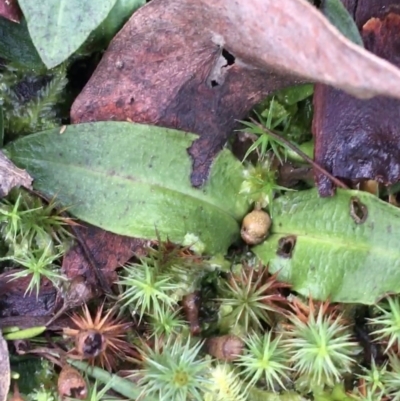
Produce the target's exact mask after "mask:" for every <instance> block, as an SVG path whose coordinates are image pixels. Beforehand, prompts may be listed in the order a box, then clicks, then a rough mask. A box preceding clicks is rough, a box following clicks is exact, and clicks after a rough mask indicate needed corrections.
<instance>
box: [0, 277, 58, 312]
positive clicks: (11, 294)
mask: <svg viewBox="0 0 400 401" xmlns="http://www.w3.org/2000/svg"><path fill="white" fill-rule="evenodd" d="M14 272H15V270H14V271H10V272H6V273H2V274H0V319H2V318H7V317H16V316H49V315H50V314H51V313H52V312H53V310H54V309H55V308H56V307H57V305H56V304H57V301H58V299H57V289H56V288H55V287H54V286H53V284H52V283H51V281H49V280H48V279H46V278H43V277H42V279H41V281H40V289H39V293H38V295H36V290H35V289H34V290H33V291H32V292H31V293H29V292H28V293H27V294H25V291H26V289H27V288H28V285H29V282H30V280H31V277H30V276H27V277H22V278H18V279H15V280H12V281H10V280H11V279H12V277H10V274H12V273H14Z"/></svg>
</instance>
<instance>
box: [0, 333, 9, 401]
mask: <svg viewBox="0 0 400 401" xmlns="http://www.w3.org/2000/svg"><path fill="white" fill-rule="evenodd" d="M9 390H10V359H9V355H8V348H7V342H6V341H5V340H4V338H3V336H2V334H1V331H0V401H6V400H7V395H8V391H9Z"/></svg>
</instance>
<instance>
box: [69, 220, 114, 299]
mask: <svg viewBox="0 0 400 401" xmlns="http://www.w3.org/2000/svg"><path fill="white" fill-rule="evenodd" d="M70 228H71V230H72V232H73V233H74V235H75V237H76V240H77V241H78V244H79V246H80V247H81V249H82V251H83V253H84V255H85V257H86V259H87V261H88V262H89V265H90V267H91V268H92V270H93V272H94V274H95V276H96V278H97V281H98V282H99V284H100V286H101V289H102V290H103V292H104V293H105V294H106V295H110V294H112V290H111V287H110V285H109V284H108V282H107V280H106V278H105V276H104V273H103V272H102V270H101V269H100V267H99V266H98V265H97V263H96V262H95V260H94V259H93V256H92V253H91V251H90V249H89V247H88V246H87V245H86V242H85V240H84V239H83V238H82V236H81V233H80V232H79V231H78V230H77V229H76V227H74V226H71V227H70Z"/></svg>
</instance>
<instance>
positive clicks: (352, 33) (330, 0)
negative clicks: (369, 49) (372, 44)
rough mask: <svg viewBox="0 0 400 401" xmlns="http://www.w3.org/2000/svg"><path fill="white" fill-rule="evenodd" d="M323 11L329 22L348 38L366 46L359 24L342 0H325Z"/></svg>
mask: <svg viewBox="0 0 400 401" xmlns="http://www.w3.org/2000/svg"><path fill="white" fill-rule="evenodd" d="M321 11H322V12H323V13H324V14H325V17H326V18H327V19H328V20H329V22H330V23H331V24H332V25H334V26H335V27H336V28H337V29H338V30H339V31H340V33H342V34H343V35H344V36H346V38H347V39H349V40H351V41H352V42H353V43H355V44H357V45H359V46H361V47H364V43H363V40H362V38H361V35H360V32H359V31H358V28H357V25H356V23H355V22H354V20H353V18H352V17H351V15H350V14H349V12H348V11H347V9H346V7H345V6H344V5H343V3H342V1H341V0H323V1H322V4H321Z"/></svg>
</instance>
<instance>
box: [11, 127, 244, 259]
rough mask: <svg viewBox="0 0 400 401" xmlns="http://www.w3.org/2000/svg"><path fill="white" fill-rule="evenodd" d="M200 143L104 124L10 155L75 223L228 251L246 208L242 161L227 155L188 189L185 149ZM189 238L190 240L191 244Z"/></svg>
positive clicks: (170, 133) (25, 142) (176, 134)
mask: <svg viewBox="0 0 400 401" xmlns="http://www.w3.org/2000/svg"><path fill="white" fill-rule="evenodd" d="M196 138H197V136H196V135H194V134H189V133H184V132H181V131H176V130H171V129H166V128H160V127H154V126H148V125H140V124H132V123H127V122H98V123H89V124H80V125H72V126H69V127H68V128H67V130H66V131H65V132H64V133H63V134H60V129H53V130H49V131H44V132H41V133H38V134H34V135H30V136H27V137H24V138H21V139H19V140H17V141H15V142H13V143H11V144H10V145H9V146H8V148H7V149H8V150H9V157H10V158H11V159H12V160H13V161H14V163H16V164H17V165H18V166H20V167H22V168H26V169H27V170H28V172H29V173H30V174H31V175H32V176H33V178H34V180H35V181H34V187H35V189H37V190H39V191H41V192H42V193H44V194H45V195H46V196H48V197H53V196H56V197H57V200H58V201H59V202H61V204H62V205H63V206H69V207H70V209H69V210H70V212H71V213H72V214H73V215H75V216H76V217H78V218H80V219H82V220H83V221H87V222H89V223H91V224H93V225H96V226H98V227H101V228H103V229H105V230H108V231H112V232H114V233H117V234H122V235H128V236H132V237H139V238H149V239H156V238H157V237H156V229H157V230H158V231H159V232H160V234H161V235H162V237H163V238H165V237H166V236H168V237H169V239H170V240H171V241H174V242H177V243H182V242H184V241H185V239H186V241H188V240H189V242H191V243H193V241H194V238H196V237H198V238H199V239H200V241H201V242H202V243H203V244H204V247H205V252H209V253H214V252H221V251H222V252H223V251H225V250H226V249H227V247H228V246H229V245H230V244H231V243H232V242H233V241H235V240H236V239H237V238H238V237H239V222H240V221H241V219H242V218H243V216H244V214H245V213H246V211H247V208H248V205H247V203H246V201H245V200H244V198H241V197H240V196H239V190H240V185H241V183H242V181H243V177H242V174H243V167H242V165H241V163H240V162H239V161H238V160H237V159H235V158H234V156H233V155H232V154H231V153H230V152H229V151H228V150H227V149H225V150H223V151H222V152H220V154H219V155H218V156H217V158H216V159H215V160H214V163H213V165H212V168H211V171H210V177H209V179H208V181H207V182H206V183H205V184H204V186H203V187H202V188H199V189H197V188H193V187H192V186H191V183H190V174H191V167H192V161H191V159H190V157H189V155H188V153H187V149H188V148H189V147H190V146H191V144H192V142H193V141H194V140H195V139H196ZM185 237H186V238H185Z"/></svg>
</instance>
